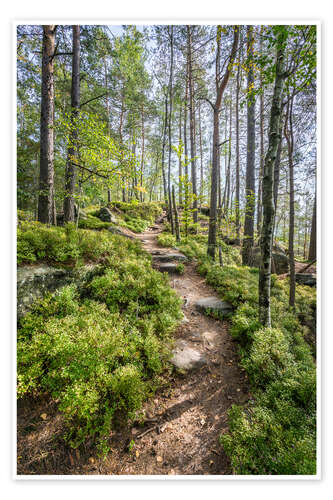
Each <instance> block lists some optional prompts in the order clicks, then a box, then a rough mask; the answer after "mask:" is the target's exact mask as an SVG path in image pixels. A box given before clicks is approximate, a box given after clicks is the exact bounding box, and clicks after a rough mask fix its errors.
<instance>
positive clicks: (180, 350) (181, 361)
mask: <svg viewBox="0 0 333 500" xmlns="http://www.w3.org/2000/svg"><path fill="white" fill-rule="evenodd" d="M170 362H171V363H172V364H173V365H174V366H175V367H176V368H178V369H179V370H194V369H196V368H201V367H202V366H204V365H206V364H207V360H206V358H205V356H204V355H203V354H201V353H200V352H198V351H196V350H195V349H193V348H192V347H190V346H189V345H188V343H187V342H185V340H178V341H177V344H176V347H175V349H174V350H173V356H172V358H171V360H170Z"/></svg>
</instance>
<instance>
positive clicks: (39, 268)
mask: <svg viewBox="0 0 333 500" xmlns="http://www.w3.org/2000/svg"><path fill="white" fill-rule="evenodd" d="M16 42H17V53H16V56H17V61H16V103H17V116H16V126H17V139H16V160H17V175H16V180H17V195H16V199H17V229H16V231H17V232H16V234H17V351H16V356H17V473H18V474H20V475H87V476H89V475H101V476H112V475H123V476H127V475H146V476H164V475H170V476H174V475H179V476H188V475H192V476H203V475H214V476H231V475H233V476H234V475H236V476H237V475H239V476H241V475H251V476H258V475H259V476H270V475H283V476H286V475H287V476H288V475H289V476H290V475H297V476H300V477H303V476H308V475H309V476H310V475H315V474H316V472H317V427H316V413H317V412H316V406H317V389H316V371H317V367H316V357H317V347H316V268H317V254H316V246H317V244H316V240H317V234H316V226H317V215H316V205H317V188H316V186H317V26H316V24H309V25H291V24H283V25H279V24H272V25H266V24H261V25H253V24H250V25H230V24H226V25H204V24H191V25H183V24H176V25H167V24H160V25H139V24H138V25H80V26H78V25H73V26H72V25H69V24H68V25H31V24H24V25H23V24H22V25H18V26H17V33H16Z"/></svg>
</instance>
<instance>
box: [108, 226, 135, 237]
mask: <svg viewBox="0 0 333 500" xmlns="http://www.w3.org/2000/svg"><path fill="white" fill-rule="evenodd" d="M108 231H110V233H113V234H119V235H120V236H124V237H125V238H128V239H130V240H135V237H134V236H132V235H130V234H127V233H125V231H123V230H122V229H121V228H119V227H114V226H110V227H108Z"/></svg>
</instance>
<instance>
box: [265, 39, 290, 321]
mask: <svg viewBox="0 0 333 500" xmlns="http://www.w3.org/2000/svg"><path fill="white" fill-rule="evenodd" d="M277 42H278V48H277V53H276V66H275V85H274V92H273V100H272V107H271V116H270V122H269V141H268V150H267V153H266V156H265V164H264V174H263V185H262V188H263V189H262V204H263V224H262V231H261V238H260V249H261V262H260V270H259V320H260V322H261V324H262V325H263V326H268V327H270V326H271V308H270V297H271V256H272V235H273V225H274V200H273V168H274V162H275V158H276V153H277V148H278V143H279V123H280V115H281V99H282V92H283V85H284V79H285V75H284V73H283V71H284V55H285V45H284V43H283V35H282V34H280V35H279V36H278V39H277Z"/></svg>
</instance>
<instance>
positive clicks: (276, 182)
mask: <svg viewBox="0 0 333 500" xmlns="http://www.w3.org/2000/svg"><path fill="white" fill-rule="evenodd" d="M282 112H283V108H282V109H281V116H280V125H279V144H278V148H277V153H276V159H275V163H274V188H273V198H274V211H275V215H274V227H273V241H274V237H275V234H276V227H275V222H276V213H277V208H278V195H279V184H280V162H281V153H282V129H283V116H282Z"/></svg>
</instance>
